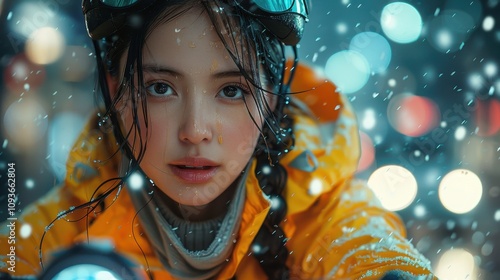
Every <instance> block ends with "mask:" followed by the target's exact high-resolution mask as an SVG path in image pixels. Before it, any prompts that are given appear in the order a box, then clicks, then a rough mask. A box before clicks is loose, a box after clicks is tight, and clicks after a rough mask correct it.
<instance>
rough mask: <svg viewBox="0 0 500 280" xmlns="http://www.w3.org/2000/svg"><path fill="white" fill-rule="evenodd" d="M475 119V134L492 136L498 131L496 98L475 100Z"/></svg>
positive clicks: (499, 104)
mask: <svg viewBox="0 0 500 280" xmlns="http://www.w3.org/2000/svg"><path fill="white" fill-rule="evenodd" d="M476 104H477V110H476V111H475V120H476V125H477V132H476V133H477V135H479V136H483V137H488V136H494V135H496V134H497V133H498V132H499V131H500V101H499V100H497V99H489V100H480V99H477V100H476Z"/></svg>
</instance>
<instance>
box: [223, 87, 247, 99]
mask: <svg viewBox="0 0 500 280" xmlns="http://www.w3.org/2000/svg"><path fill="white" fill-rule="evenodd" d="M245 93H247V91H246V90H245V89H242V88H241V87H239V86H226V87H224V88H223V89H222V90H221V91H220V92H219V95H220V96H221V97H223V98H228V99H243V95H244V94H245Z"/></svg>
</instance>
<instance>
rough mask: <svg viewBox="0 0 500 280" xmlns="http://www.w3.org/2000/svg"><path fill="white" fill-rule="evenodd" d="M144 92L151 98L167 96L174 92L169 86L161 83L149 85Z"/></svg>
mask: <svg viewBox="0 0 500 280" xmlns="http://www.w3.org/2000/svg"><path fill="white" fill-rule="evenodd" d="M146 90H147V91H148V92H149V93H150V94H151V95H153V96H168V95H171V94H172V93H173V92H174V91H173V89H172V87H171V86H169V85H168V84H166V83H161V82H157V83H153V84H150V85H149V86H148V87H146Z"/></svg>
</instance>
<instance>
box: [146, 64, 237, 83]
mask: <svg viewBox="0 0 500 280" xmlns="http://www.w3.org/2000/svg"><path fill="white" fill-rule="evenodd" d="M142 70H143V71H144V72H150V73H163V74H168V75H172V76H184V75H183V74H182V73H181V72H180V71H178V70H175V69H172V68H169V67H166V66H161V65H150V64H145V65H143V66H142ZM211 76H212V77H213V78H215V79H221V78H231V77H242V76H243V74H242V73H241V71H240V70H238V69H234V70H233V69H231V70H227V71H226V70H224V71H220V72H215V73H212V74H211Z"/></svg>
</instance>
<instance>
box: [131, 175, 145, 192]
mask: <svg viewBox="0 0 500 280" xmlns="http://www.w3.org/2000/svg"><path fill="white" fill-rule="evenodd" d="M127 183H128V186H129V187H130V189H132V190H140V189H142V187H144V177H143V176H142V175H141V174H140V173H138V172H134V173H132V174H130V176H129V177H128V179H127Z"/></svg>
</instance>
